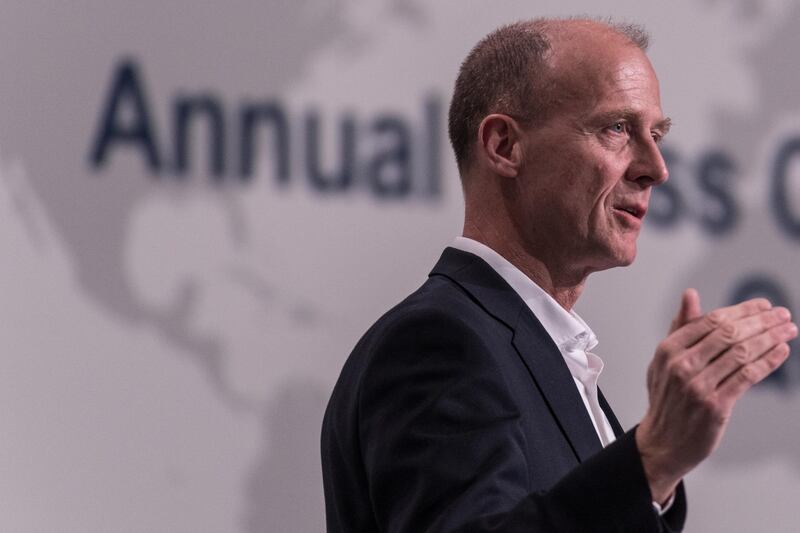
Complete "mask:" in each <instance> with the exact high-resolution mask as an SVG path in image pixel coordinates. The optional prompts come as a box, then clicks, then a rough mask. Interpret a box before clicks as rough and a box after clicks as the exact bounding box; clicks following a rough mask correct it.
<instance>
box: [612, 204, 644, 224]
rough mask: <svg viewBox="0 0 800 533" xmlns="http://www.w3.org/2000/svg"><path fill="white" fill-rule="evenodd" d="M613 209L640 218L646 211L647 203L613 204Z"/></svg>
mask: <svg viewBox="0 0 800 533" xmlns="http://www.w3.org/2000/svg"><path fill="white" fill-rule="evenodd" d="M614 209H615V210H617V211H623V212H625V213H628V214H629V215H631V216H632V217H634V218H637V219H639V220H641V219H643V218H644V215H645V214H646V213H647V204H637V203H623V204H618V205H615V206H614Z"/></svg>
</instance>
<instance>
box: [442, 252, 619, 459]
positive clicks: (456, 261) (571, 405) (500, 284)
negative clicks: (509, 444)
mask: <svg viewBox="0 0 800 533" xmlns="http://www.w3.org/2000/svg"><path fill="white" fill-rule="evenodd" d="M431 275H443V276H446V277H448V278H450V279H451V280H452V281H454V282H455V283H457V284H458V285H460V286H461V287H462V288H463V289H464V290H466V291H467V292H468V293H469V294H470V295H471V296H472V297H473V299H475V301H476V302H477V303H478V304H479V305H480V306H482V307H483V308H484V309H485V310H486V311H487V312H488V313H489V314H490V315H492V316H493V317H494V318H496V319H497V320H499V321H501V322H503V323H504V324H506V325H507V326H508V327H509V328H511V329H512V330H513V331H514V335H513V339H512V343H513V345H514V348H515V349H516V351H517V353H518V354H519V356H520V357H521V358H522V360H523V362H524V363H525V366H526V367H527V368H528V371H529V372H530V374H531V377H532V378H533V381H534V382H535V384H536V386H537V387H538V388H539V390H540V391H541V393H542V396H543V397H544V399H545V401H546V402H547V404H548V407H549V408H550V410H551V412H552V414H553V417H554V418H555V419H556V421H557V422H558V424H559V426H560V428H561V430H562V432H563V433H564V436H565V437H566V439H567V441H568V442H569V443H570V446H571V447H572V449H573V451H574V452H575V455H576V457H577V458H578V460H579V461H584V460H586V459H587V458H589V457H590V456H591V455H593V454H595V453H596V452H598V451H599V450H600V449H601V448H602V444H601V443H600V439H599V438H598V437H597V433H596V432H595V429H594V426H593V425H592V421H591V419H590V418H589V414H588V413H587V412H586V406H585V405H584V404H583V400H582V399H581V397H580V394H579V393H578V390H577V388H576V387H575V384H574V381H573V379H572V375H571V374H570V372H569V368H567V364H566V363H565V362H564V358H563V357H562V355H561V352H559V351H558V347H557V346H556V345H555V343H554V342H553V340H552V339H551V338H550V336H549V335H548V334H547V332H546V331H545V329H544V327H543V326H542V325H541V324H540V323H539V320H538V319H537V318H536V317H535V316H534V314H533V313H532V312H531V310H530V309H529V308H528V306H527V305H526V304H525V302H523V301H522V299H521V298H520V297H519V295H518V294H517V293H516V292H514V290H513V289H512V288H511V287H510V286H509V285H508V284H507V283H506V282H505V280H503V278H501V277H500V275H499V274H497V273H496V272H495V271H494V269H492V268H491V267H490V266H489V265H488V264H486V262H484V261H483V260H482V259H480V258H479V257H477V256H475V255H473V254H470V253H467V252H463V251H461V250H456V249H454V248H447V249H446V250H445V251H444V253H443V254H442V257H441V259H440V260H439V262H438V263H437V264H436V267H434V269H433V271H432V272H431ZM612 416H613V415H612ZM609 420H611V419H610V418H609ZM614 420H615V421H616V419H614ZM617 425H619V424H618V423H617ZM615 431H616V429H615Z"/></svg>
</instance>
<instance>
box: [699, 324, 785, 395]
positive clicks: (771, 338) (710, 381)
mask: <svg viewBox="0 0 800 533" xmlns="http://www.w3.org/2000/svg"><path fill="white" fill-rule="evenodd" d="M796 336H797V326H796V325H795V324H793V323H791V322H783V323H779V324H777V325H774V326H773V327H771V328H770V329H768V330H767V331H764V332H762V333H759V334H758V335H754V336H752V337H749V338H747V339H746V340H744V341H742V342H739V343H737V344H735V345H733V346H731V347H730V348H729V349H728V350H726V351H725V352H724V353H722V355H720V356H719V357H717V358H716V359H714V360H713V361H712V362H711V364H709V365H708V367H706V368H705V369H704V370H703V371H702V372H700V373H699V374H698V375H697V376H696V377H695V378H694V380H695V381H699V382H700V387H701V389H703V390H709V391H710V390H714V389H716V388H717V387H718V386H719V385H720V384H721V383H724V382H726V381H727V380H729V379H730V378H732V377H733V374H734V373H736V372H738V371H740V369H742V368H743V367H745V366H747V365H749V364H751V363H753V362H755V361H758V360H759V359H761V358H764V357H767V358H768V359H769V358H770V357H778V356H777V355H776V354H772V355H770V352H771V351H772V350H775V349H776V348H777V347H779V346H781V345H783V344H785V343H787V342H789V341H790V340H792V339H794V338H795V337H796ZM709 337H711V335H709ZM787 347H788V345H787ZM781 350H782V348H781ZM757 366H759V365H757ZM773 370H774V368H773ZM748 372H751V371H750V370H747V371H745V374H747V373H748ZM761 379H763V377H762V378H761ZM759 381H760V379H759Z"/></svg>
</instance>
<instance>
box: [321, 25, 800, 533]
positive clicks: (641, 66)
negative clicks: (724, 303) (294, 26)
mask: <svg viewBox="0 0 800 533" xmlns="http://www.w3.org/2000/svg"><path fill="white" fill-rule="evenodd" d="M646 44H647V40H646V36H645V35H644V34H643V33H642V31H641V30H639V29H637V28H636V27H632V26H619V25H608V24H605V23H601V22H597V21H591V20H579V19H573V20H534V21H525V22H520V23H516V24H512V25H510V26H506V27H503V28H500V29H499V30H496V31H495V32H493V33H491V34H490V35H488V36H487V37H486V38H484V39H483V40H482V41H481V42H480V43H478V45H477V46H476V47H475V48H474V49H473V50H472V52H471V53H470V55H469V56H468V57H467V59H466V60H465V62H464V64H463V65H462V67H461V71H460V73H459V77H458V80H457V81H456V85H455V91H454V94H453V101H452V104H451V108H450V117H449V118H450V137H451V141H452V144H453V148H454V150H455V153H456V159H457V162H458V167H459V171H460V174H461V180H462V185H463V189H464V198H465V206H466V210H465V213H466V215H465V222H464V232H463V237H459V238H457V239H456V241H455V243H454V244H453V246H452V247H450V248H448V249H446V250H445V252H444V253H443V255H442V257H441V259H440V260H439V262H438V264H437V265H436V267H435V268H434V270H433V272H432V273H431V275H430V277H429V279H428V281H427V282H426V283H425V284H424V285H423V286H422V287H421V288H420V289H419V290H417V291H416V292H415V293H414V294H412V295H411V296H409V297H408V298H407V299H406V300H404V301H403V302H402V303H400V304H399V305H398V306H397V307H395V308H394V309H392V310H391V311H389V312H388V313H387V314H386V315H384V316H383V317H382V318H381V319H380V320H379V321H378V322H377V323H376V324H375V325H374V326H373V327H372V328H371V329H370V330H369V332H367V334H366V335H365V336H364V337H363V338H362V339H361V341H360V342H359V343H358V345H357V346H356V348H355V349H354V351H353V353H352V354H351V356H350V358H349V359H348V361H347V363H346V365H345V367H344V369H343V371H342V375H341V377H340V379H339V382H338V383H337V385H336V388H335V390H334V392H333V395H332V397H331V400H330V404H329V406H328V410H327V412H326V415H325V420H324V423H323V433H322V459H323V475H324V482H325V497H326V505H327V520H328V530H329V531H331V532H341V531H353V532H355V531H358V532H369V531H388V532H412V533H422V532H434V531H435V532H451V531H482V532H488V531H503V532H508V531H528V532H531V531H568V532H581V531H635V532H647V531H676V530H679V529H681V528H682V526H683V522H684V518H685V509H686V507H685V505H686V504H685V498H684V493H683V488H682V484H681V479H682V478H683V476H684V475H685V474H686V473H687V472H689V471H690V470H691V469H692V468H694V467H695V466H696V465H697V464H698V463H699V462H700V461H702V460H703V459H704V458H705V457H707V456H708V455H709V454H710V453H711V452H712V451H713V450H714V448H715V447H716V446H717V444H718V443H719V440H720V439H721V437H722V435H723V433H724V430H725V427H726V424H727V421H728V419H729V417H730V414H731V410H732V408H733V405H734V403H735V402H736V400H737V399H738V398H739V397H740V396H741V395H742V394H743V393H744V392H745V391H746V390H747V389H748V388H749V387H750V386H751V385H752V384H754V383H756V382H758V381H759V380H761V379H763V378H764V377H766V376H767V375H768V374H769V373H770V372H771V371H773V370H774V369H775V368H777V367H778V366H779V365H780V364H782V362H783V361H784V360H785V359H786V358H787V357H788V353H789V349H788V345H787V344H786V343H787V342H788V341H789V340H791V339H792V338H794V337H795V336H796V334H797V328H796V326H795V325H794V324H793V323H791V322H790V318H789V313H788V311H787V310H786V309H783V308H772V307H771V306H770V304H769V302H767V301H765V300H762V299H757V300H751V301H748V302H744V303H742V304H739V305H736V306H732V307H728V308H723V309H717V310H715V311H713V312H711V313H709V314H706V315H702V314H701V311H700V304H699V298H698V296H697V293H696V292H694V291H693V290H688V291H686V292H685V293H684V295H683V300H682V302H681V306H680V310H679V311H678V314H677V316H676V318H675V320H674V321H673V323H672V327H671V331H670V334H669V335H668V336H667V337H666V339H665V340H664V341H662V342H661V343H660V344H659V345H658V347H657V348H656V353H655V356H654V358H653V360H652V363H651V364H650V367H649V370H648V375H647V384H648V389H649V397H650V405H649V407H648V410H647V412H646V413H645V415H644V417H643V419H642V420H641V422H640V424H639V425H638V426H637V427H635V428H634V429H632V430H630V431H628V432H627V433H623V431H622V428H621V427H620V425H619V423H618V422H617V420H616V418H615V417H614V415H613V413H612V412H611V410H610V408H609V407H608V404H607V403H606V402H605V399H604V398H603V396H602V394H601V393H600V391H599V390H598V389H597V386H596V380H597V376H598V375H599V372H600V370H601V369H602V361H600V359H599V358H598V357H597V356H596V355H594V354H593V353H592V352H591V350H592V348H593V346H594V344H596V341H595V340H594V336H593V334H592V332H591V330H590V329H589V328H588V326H587V325H586V324H585V323H584V322H583V321H582V320H581V319H580V317H578V316H577V315H576V314H575V313H574V312H572V311H571V309H572V307H573V305H574V304H575V302H576V301H577V299H578V297H579V296H580V294H581V292H582V290H583V287H584V284H585V282H586V279H587V276H588V275H589V274H590V273H592V272H595V271H598V270H603V269H607V268H612V267H616V266H624V265H628V264H630V263H631V262H632V261H633V259H634V257H635V254H636V239H637V237H638V234H639V230H640V228H641V224H642V218H643V217H644V215H645V212H646V210H647V205H648V200H649V196H650V192H651V189H652V187H654V186H657V185H659V184H660V183H663V182H664V181H665V180H666V179H667V169H666V166H665V164H664V160H663V158H662V157H661V154H660V151H659V147H658V142H659V141H660V140H661V138H663V136H664V135H666V133H667V130H668V129H669V120H668V119H667V118H665V117H664V116H663V114H662V111H661V104H660V97H659V89H658V81H657V80H656V76H655V73H654V71H653V69H652V66H651V65H650V62H649V61H648V59H647V57H646V55H645V54H644V49H645V48H646Z"/></svg>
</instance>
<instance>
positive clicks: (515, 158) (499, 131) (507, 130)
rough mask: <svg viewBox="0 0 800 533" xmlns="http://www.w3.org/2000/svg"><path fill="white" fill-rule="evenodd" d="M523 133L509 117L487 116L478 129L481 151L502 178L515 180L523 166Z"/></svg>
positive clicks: (489, 164)
mask: <svg viewBox="0 0 800 533" xmlns="http://www.w3.org/2000/svg"><path fill="white" fill-rule="evenodd" d="M521 133H522V132H521V131H520V129H519V125H518V124H517V122H516V121H515V120H514V119H513V118H511V117H509V116H508V115H501V114H499V113H496V114H492V115H487V116H486V117H484V119H483V120H482V121H481V125H480V127H479V128H478V140H479V141H480V146H479V149H480V150H481V152H482V153H483V155H484V156H485V159H486V164H487V165H488V166H489V168H491V169H492V170H494V172H495V173H496V174H498V175H500V176H504V177H507V178H515V177H517V174H518V173H519V168H520V166H521V164H522V145H521Z"/></svg>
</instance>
